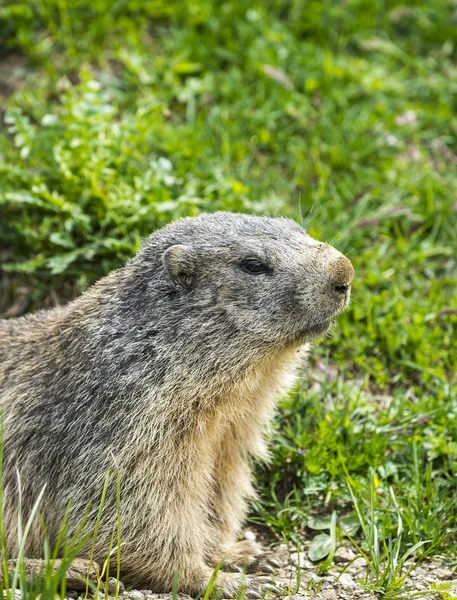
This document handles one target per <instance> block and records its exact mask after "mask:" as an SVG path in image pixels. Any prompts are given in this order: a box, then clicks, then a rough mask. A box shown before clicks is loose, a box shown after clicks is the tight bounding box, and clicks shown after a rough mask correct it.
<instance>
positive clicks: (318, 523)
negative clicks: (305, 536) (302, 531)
mask: <svg viewBox="0 0 457 600" xmlns="http://www.w3.org/2000/svg"><path fill="white" fill-rule="evenodd" d="M331 522H332V519H331V517H309V519H308V520H307V522H306V526H307V527H309V528H310V529H314V530H316V531H323V530H325V529H329V530H330V526H331Z"/></svg>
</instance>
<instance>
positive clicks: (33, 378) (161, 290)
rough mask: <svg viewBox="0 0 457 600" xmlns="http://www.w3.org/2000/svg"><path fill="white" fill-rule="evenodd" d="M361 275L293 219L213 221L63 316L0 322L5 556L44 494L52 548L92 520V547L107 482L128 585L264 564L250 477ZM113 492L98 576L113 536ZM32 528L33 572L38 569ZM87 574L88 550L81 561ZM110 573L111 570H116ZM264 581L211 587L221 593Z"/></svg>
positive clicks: (164, 237)
mask: <svg viewBox="0 0 457 600" xmlns="http://www.w3.org/2000/svg"><path fill="white" fill-rule="evenodd" d="M353 273H354V271H353V268H352V265H351V263H350V261H349V260H348V259H347V258H346V257H345V256H343V255H342V254H340V253H339V252H338V251H337V250H335V249H334V248H333V247H331V246H329V245H327V244H324V243H320V242H318V241H316V240H315V239H313V238H312V237H310V236H309V235H308V234H307V233H306V231H305V230H304V229H302V227H300V226H299V225H298V224H297V223H295V222H294V221H292V220H289V219H285V218H267V217H256V216H250V215H245V214H233V213H225V212H219V213H215V214H204V215H201V216H198V217H193V218H184V219H181V220H179V221H176V222H174V223H172V224H170V225H168V226H166V227H164V228H163V229H160V230H158V231H156V232H155V233H153V234H152V235H151V236H150V237H149V238H148V239H147V240H146V242H145V244H144V246H143V248H142V249H141V250H140V251H139V252H138V254H137V255H136V256H135V257H134V258H132V259H131V260H130V261H129V262H127V264H126V265H125V266H124V267H123V268H121V269H119V270H117V271H114V272H112V273H111V274H110V275H108V276H107V277H105V278H104V279H101V280H100V281H99V282H98V283H96V284H95V285H93V286H92V287H91V288H90V289H89V290H88V291H86V292H85V293H84V294H82V296H80V297H79V298H77V299H76V300H74V301H73V302H71V303H70V304H68V305H67V306H64V307H59V308H56V309H54V310H50V311H42V312H38V313H36V314H32V315H29V316H25V317H21V318H18V319H11V320H3V321H1V322H0V404H1V406H2V410H3V411H4V418H5V423H4V465H3V501H4V523H5V527H6V535H7V539H6V542H7V548H8V550H9V556H10V557H11V556H13V557H14V554H15V553H16V552H17V550H18V547H17V507H18V474H19V475H20V482H21V489H22V511H23V519H26V518H27V516H28V515H29V514H30V512H31V509H32V506H33V504H34V502H35V501H36V499H37V498H38V496H39V494H40V492H41V490H42V489H43V487H44V486H46V487H45V490H44V494H43V497H42V501H41V505H40V509H39V510H40V512H41V514H42V523H43V522H44V524H45V527H46V537H47V539H48V540H49V543H50V544H54V543H56V540H57V539H58V532H59V528H60V526H61V523H62V519H63V518H64V515H65V512H66V510H67V509H68V506H70V508H69V512H68V529H69V533H72V532H75V531H76V530H77V527H78V524H79V523H80V522H81V519H82V518H83V516H84V514H85V513H86V509H87V507H88V505H90V506H91V507H92V508H91V509H90V511H89V512H88V513H87V515H86V518H87V522H86V528H88V530H92V531H93V530H94V528H95V524H96V519H97V513H98V507H99V503H100V494H101V491H102V489H103V485H104V481H105V477H106V473H107V471H108V470H109V469H111V472H112V473H114V472H116V473H119V480H120V490H121V491H120V497H121V500H120V520H121V530H122V531H121V572H122V578H123V580H124V581H125V582H126V583H128V584H131V585H141V586H143V587H147V588H148V589H152V590H154V591H157V592H159V591H160V592H165V591H170V590H171V589H172V586H173V581H174V577H175V575H176V576H177V578H178V582H179V589H180V590H182V591H184V592H187V593H190V594H198V593H199V592H201V591H202V590H204V589H205V588H206V586H207V584H208V582H209V579H210V577H211V575H212V573H213V569H214V566H215V565H216V564H217V563H218V562H219V561H221V560H224V561H225V563H224V564H225V565H230V564H236V563H239V564H240V565H243V564H245V563H246V562H247V563H248V564H249V563H255V561H256V560H257V555H258V554H259V549H258V548H257V547H256V546H254V545H253V544H250V543H248V542H247V541H238V536H239V534H240V531H241V528H242V525H243V522H244V519H245V516H246V512H247V508H248V503H249V499H250V498H251V497H252V496H253V494H254V489H253V485H252V477H251V466H250V464H251V460H252V459H253V458H254V459H257V460H259V459H260V460H264V459H266V458H267V456H268V451H267V445H266V442H265V433H266V431H267V429H268V426H269V423H270V421H271V418H272V416H273V412H274V409H275V402H276V399H277V396H278V394H279V393H280V392H281V391H284V390H286V389H288V388H289V387H290V386H291V385H292V384H293V382H294V379H295V377H296V368H297V365H298V364H299V362H300V356H301V355H302V354H303V349H304V350H305V352H306V349H307V348H308V346H309V342H311V341H312V340H314V339H316V338H317V337H318V336H320V335H322V334H323V333H324V332H326V331H327V330H328V328H329V326H330V324H331V323H332V320H333V319H334V317H335V316H336V315H337V314H338V313H340V312H341V311H342V310H343V309H344V308H345V307H346V306H347V304H348V301H349V296H350V286H351V282H352V278H353ZM115 487H116V486H115V485H114V484H113V487H111V486H110V487H109V488H108V492H107V494H106V498H105V501H104V507H103V513H102V518H101V522H100V525H99V529H98V535H97V538H96V541H95V545H94V555H93V558H94V559H95V560H97V561H98V562H99V563H103V561H104V560H105V559H106V556H107V551H108V548H109V546H110V539H111V537H112V535H114V545H115V544H116V528H117V516H118V503H117V501H116V490H115ZM44 536H45V534H44V528H43V526H42V525H40V522H39V520H38V519H36V524H35V526H34V527H32V530H31V532H30V535H29V538H28V541H27V546H26V555H27V556H28V557H29V558H32V557H40V556H42V555H43V539H44ZM82 555H83V556H84V555H85V556H87V549H86V550H83V551H82ZM112 562H115V560H113V561H112ZM240 585H242V586H247V592H248V593H247V595H248V596H251V597H258V595H257V592H258V591H259V590H258V588H256V585H257V584H256V580H255V578H253V577H251V576H249V575H248V576H246V575H244V574H242V573H241V574H240V573H236V572H222V571H220V572H219V573H218V577H217V580H216V589H217V591H218V592H219V593H220V594H222V596H224V597H231V596H233V595H234V594H235V593H236V592H237V590H238V589H239V587H240Z"/></svg>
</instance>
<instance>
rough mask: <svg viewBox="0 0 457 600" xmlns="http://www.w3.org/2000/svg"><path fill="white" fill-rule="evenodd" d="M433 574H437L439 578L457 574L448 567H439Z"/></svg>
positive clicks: (448, 577)
mask: <svg viewBox="0 0 457 600" xmlns="http://www.w3.org/2000/svg"><path fill="white" fill-rule="evenodd" d="M433 575H435V577H436V578H437V579H452V578H453V577H454V576H455V573H453V571H452V570H451V569H447V568H446V567H438V568H437V569H434V570H433Z"/></svg>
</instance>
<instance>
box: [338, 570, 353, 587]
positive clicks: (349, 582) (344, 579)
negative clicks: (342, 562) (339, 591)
mask: <svg viewBox="0 0 457 600" xmlns="http://www.w3.org/2000/svg"><path fill="white" fill-rule="evenodd" d="M338 583H339V584H340V585H341V587H343V588H351V589H353V588H356V587H357V583H356V582H355V581H354V579H353V578H352V577H351V576H350V575H349V573H343V574H342V575H340V577H339V578H338Z"/></svg>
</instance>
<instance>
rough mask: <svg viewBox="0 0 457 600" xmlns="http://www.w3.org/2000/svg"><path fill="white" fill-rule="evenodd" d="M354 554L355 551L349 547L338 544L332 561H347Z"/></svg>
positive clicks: (354, 555)
mask: <svg viewBox="0 0 457 600" xmlns="http://www.w3.org/2000/svg"><path fill="white" fill-rule="evenodd" d="M356 556H357V555H356V553H355V552H354V551H353V550H351V548H348V547H347V546H340V547H339V548H337V549H336V550H335V556H334V557H333V561H334V562H335V564H341V563H348V562H350V561H351V560H352V559H353V558H355V557H356Z"/></svg>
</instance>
